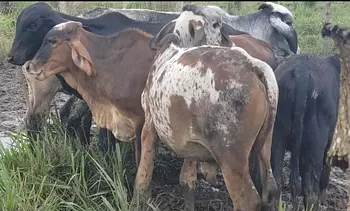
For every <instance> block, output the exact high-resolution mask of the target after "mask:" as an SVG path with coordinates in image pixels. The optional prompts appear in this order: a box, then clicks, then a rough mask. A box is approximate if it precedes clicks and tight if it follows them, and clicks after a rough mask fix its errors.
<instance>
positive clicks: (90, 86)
mask: <svg viewBox="0 0 350 211" xmlns="http://www.w3.org/2000/svg"><path fill="white" fill-rule="evenodd" d="M151 37H152V36H151V35H149V34H147V33H145V32H141V31H139V30H125V31H122V32H120V33H118V34H114V35H111V36H108V37H107V36H99V35H96V34H93V33H90V32H88V31H86V30H84V29H83V28H82V24H81V23H80V22H73V21H70V22H65V23H61V24H58V25H56V26H55V27H54V28H53V29H51V30H50V31H49V32H48V34H47V35H46V36H45V39H44V41H43V43H42V45H41V47H40V49H39V51H38V52H37V53H36V55H35V57H34V58H33V60H32V61H29V62H26V64H25V65H24V66H25V67H24V68H26V69H27V71H28V72H29V73H30V74H34V75H36V79H38V80H45V79H46V78H47V77H49V76H51V75H54V74H60V75H61V76H63V78H64V80H65V81H66V82H67V83H68V84H69V86H71V87H72V88H73V89H75V90H77V91H78V92H79V94H80V95H81V96H82V97H83V99H84V100H85V101H86V102H87V104H88V106H89V108H90V110H91V112H92V116H93V118H94V120H95V122H96V124H97V125H98V126H99V127H104V128H107V129H109V130H111V131H112V132H113V134H114V136H115V137H116V138H117V139H119V140H121V141H129V142H131V141H134V140H135V138H136V139H139V138H140V135H141V129H142V126H143V123H144V112H143V110H142V107H141V93H142V91H143V88H144V85H145V83H146V79H147V74H148V72H149V70H150V67H151V65H152V61H153V57H154V55H155V51H153V50H151V49H150V48H149V47H148V42H149V40H150V39H151ZM139 142H140V141H138V142H136V143H139ZM136 149H137V148H136ZM137 160H138V158H137Z"/></svg>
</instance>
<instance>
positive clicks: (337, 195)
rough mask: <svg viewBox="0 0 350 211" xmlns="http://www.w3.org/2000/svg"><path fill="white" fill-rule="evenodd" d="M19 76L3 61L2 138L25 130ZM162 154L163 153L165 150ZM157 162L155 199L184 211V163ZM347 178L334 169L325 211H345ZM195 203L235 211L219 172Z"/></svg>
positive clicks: (201, 184) (165, 158)
mask: <svg viewBox="0 0 350 211" xmlns="http://www.w3.org/2000/svg"><path fill="white" fill-rule="evenodd" d="M17 74H21V72H20V69H19V68H18V67H15V66H13V65H10V64H8V63H7V62H3V61H0V138H1V136H4V135H7V134H9V132H10V131H13V132H15V131H19V130H20V129H21V127H22V123H23V117H24V115H25V108H26V105H25V100H24V99H25V98H24V95H23V87H22V86H21V84H20V82H19V79H18V78H17V76H16V75H17ZM67 99H68V96H67V95H64V94H63V93H59V94H58V95H57V96H56V98H55V103H56V105H58V106H62V104H63V103H64V102H65V101H66V100H67ZM162 150H163V151H164V149H162ZM157 159H158V161H157V165H156V170H155V173H154V178H153V179H154V181H153V192H154V197H155V198H156V199H157V201H158V202H162V204H163V205H161V207H162V210H182V209H183V197H182V194H181V190H180V187H179V183H178V174H179V172H180V167H181V162H182V161H181V159H179V158H176V157H174V156H172V155H170V154H169V153H159V154H158V156H157ZM288 160H289V159H288V155H287V156H286V158H285V165H284V180H285V184H284V193H283V200H284V201H285V202H287V204H290V194H289V188H288V176H286V175H287V173H289V168H288V167H287V161H288ZM345 178H346V175H345V173H344V172H342V171H341V170H340V169H338V168H333V169H332V172H331V179H330V184H329V185H328V188H327V190H326V192H325V194H324V200H323V203H322V210H327V211H345V210H346V201H347V182H346V179H345ZM195 200H196V210H198V211H206V210H208V211H219V210H220V211H228V210H232V205H231V200H230V198H229V195H228V193H227V190H226V187H225V185H224V182H223V178H222V175H221V173H220V172H218V182H217V183H216V184H208V183H207V182H206V181H204V180H201V179H200V180H199V181H198V182H197V190H196V194H195ZM300 201H301V200H300Z"/></svg>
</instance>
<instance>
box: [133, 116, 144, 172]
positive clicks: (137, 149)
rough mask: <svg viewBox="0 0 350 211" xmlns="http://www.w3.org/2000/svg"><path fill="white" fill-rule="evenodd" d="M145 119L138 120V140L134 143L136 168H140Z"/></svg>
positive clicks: (136, 128)
mask: <svg viewBox="0 0 350 211" xmlns="http://www.w3.org/2000/svg"><path fill="white" fill-rule="evenodd" d="M144 123H145V122H144V119H143V118H138V119H137V120H136V126H135V135H136V140H135V141H134V155H135V163H136V167H139V165H140V157H141V134H142V127H143V124H144Z"/></svg>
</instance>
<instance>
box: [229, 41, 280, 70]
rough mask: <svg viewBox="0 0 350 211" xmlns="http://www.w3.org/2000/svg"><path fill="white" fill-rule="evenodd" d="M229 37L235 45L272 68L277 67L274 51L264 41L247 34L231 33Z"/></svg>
mask: <svg viewBox="0 0 350 211" xmlns="http://www.w3.org/2000/svg"><path fill="white" fill-rule="evenodd" d="M229 37H230V40H231V41H232V42H233V43H234V44H236V46H238V47H241V48H243V49H244V50H246V51H247V53H249V55H251V56H252V57H255V58H257V59H260V60H261V61H264V62H266V63H267V64H268V65H270V67H271V68H272V69H273V70H275V69H276V68H277V60H276V56H275V53H274V52H273V51H272V49H271V47H270V45H269V44H268V43H266V42H265V41H263V40H260V39H256V38H255V37H253V36H251V35H249V34H242V35H231V36H229Z"/></svg>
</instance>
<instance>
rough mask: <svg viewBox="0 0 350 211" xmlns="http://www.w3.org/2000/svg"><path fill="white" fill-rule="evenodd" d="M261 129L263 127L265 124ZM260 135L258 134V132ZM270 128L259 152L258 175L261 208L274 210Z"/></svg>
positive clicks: (275, 201)
mask: <svg viewBox="0 0 350 211" xmlns="http://www.w3.org/2000/svg"><path fill="white" fill-rule="evenodd" d="M262 129H265V125H264V126H263V128H262ZM259 135H260V134H259ZM271 143H272V130H270V133H269V134H268V136H267V139H266V142H265V144H264V146H263V148H262V150H261V153H260V177H261V181H262V183H261V185H262V201H263V210H274V209H275V208H276V207H277V201H278V200H277V185H276V181H275V178H274V176H273V173H272V168H271V164H270V157H271Z"/></svg>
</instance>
